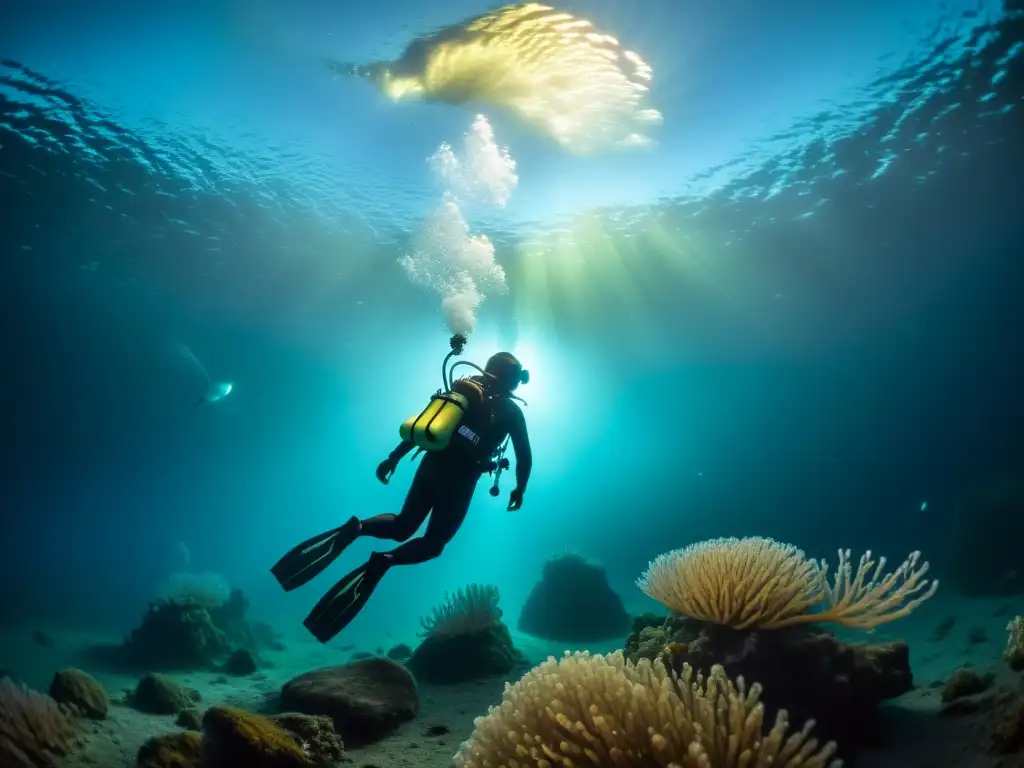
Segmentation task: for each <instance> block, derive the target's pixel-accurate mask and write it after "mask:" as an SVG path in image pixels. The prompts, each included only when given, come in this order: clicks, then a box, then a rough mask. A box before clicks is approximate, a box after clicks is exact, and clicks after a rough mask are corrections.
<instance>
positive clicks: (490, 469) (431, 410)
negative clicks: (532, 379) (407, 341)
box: [398, 334, 526, 496]
mask: <svg viewBox="0 0 1024 768" xmlns="http://www.w3.org/2000/svg"><path fill="white" fill-rule="evenodd" d="M448 345H449V346H450V347H451V352H449V353H448V354H447V355H445V358H444V361H443V362H442V363H441V381H442V383H443V384H444V389H443V390H440V389H439V390H437V392H435V393H434V395H433V396H432V397H431V398H430V402H429V403H427V407H426V408H424V409H423V410H422V411H420V412H419V413H418V414H416V415H414V416H410V417H409V418H408V419H406V420H405V421H403V422H402V425H401V426H400V427H399V429H398V433H399V435H401V437H402V439H403V440H405V441H406V442H409V443H412V444H413V445H415V446H416V447H417V448H418V449H419V450H417V452H416V454H415V455H414V456H413V458H415V457H416V455H418V454H419V453H420V452H421V451H443V450H444V449H445V448H447V447H448V444H449V442H450V441H451V438H452V435H454V434H455V432H456V430H457V429H458V428H459V424H460V423H461V422H462V418H463V416H465V414H466V411H467V410H468V409H469V408H470V402H469V399H468V398H467V397H466V396H465V395H463V394H460V393H459V392H452V389H451V385H452V382H453V381H454V379H453V378H452V372H453V371H454V370H455V369H456V368H457V367H458V366H460V365H467V366H469V367H470V368H474V369H476V370H477V371H479V372H480V373H481V374H484V375H486V371H484V369H483V368H481V367H480V366H479V365H477V364H476V363H471V362H469V361H468V360H459V361H457V362H455V363H453V364H452V365H451V367H449V366H448V361H449V360H451V359H452V357H454V356H455V355H461V354H462V350H463V348H464V347H465V346H466V337H465V336H463V335H462V334H455V335H454V336H452V337H451V339H449V341H448ZM524 373H525V372H524ZM466 381H468V380H466ZM470 383H473V382H470ZM475 388H479V387H478V386H476V385H475ZM510 396H511V397H513V398H514V399H516V400H518V401H519V402H521V403H523V404H524V405H525V404H526V401H525V400H523V399H522V398H521V397H516V396H515V395H510ZM485 397H486V395H485V394H484V391H483V390H482V389H480V399H481V401H483V399H484V398H485ZM508 443H509V441H508V438H507V437H506V438H505V440H504V442H503V443H502V445H500V446H498V447H497V448H496V449H495V451H494V453H493V454H491V458H490V459H489V460H488V461H485V462H484V463H483V465H482V467H481V468H482V469H483V471H484V472H486V473H487V474H490V475H492V476H493V477H494V482H493V484H492V485H491V487H490V489H489V493H490V494H491V496H497V495H498V494H499V493H500V492H501V491H500V488H499V485H498V484H499V483H500V482H501V473H502V472H503V471H504V470H506V469H508V468H509V460H508V459H507V458H505V452H506V451H507V450H508Z"/></svg>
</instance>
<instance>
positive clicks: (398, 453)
mask: <svg viewBox="0 0 1024 768" xmlns="http://www.w3.org/2000/svg"><path fill="white" fill-rule="evenodd" d="M412 449H413V443H410V442H407V441H405V440H403V441H402V442H400V443H399V444H398V445H396V446H395V450H393V451H392V452H391V453H389V454H388V461H391V462H393V463H395V464H397V463H398V462H399V461H401V460H402V458H403V457H404V456H405V455H406V454H407V453H409V451H411V450H412ZM516 455H517V456H518V455H519V454H516Z"/></svg>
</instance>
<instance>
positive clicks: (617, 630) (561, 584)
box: [519, 554, 629, 643]
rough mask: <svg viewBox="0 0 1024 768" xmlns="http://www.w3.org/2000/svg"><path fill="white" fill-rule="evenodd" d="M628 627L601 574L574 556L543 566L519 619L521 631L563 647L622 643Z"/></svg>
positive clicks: (616, 597) (621, 607)
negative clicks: (616, 640) (603, 642)
mask: <svg viewBox="0 0 1024 768" xmlns="http://www.w3.org/2000/svg"><path fill="white" fill-rule="evenodd" d="M628 627H629V615H628V614H627V613H626V608H625V606H624V605H623V604H622V598H620V597H619V595H618V594H617V593H616V592H615V591H614V590H613V589H612V588H611V586H610V585H609V584H608V576H607V575H606V574H605V571H604V568H603V567H601V566H600V565H597V564H596V563H592V562H590V561H588V560H587V559H586V558H583V557H581V556H579V555H573V554H566V555H559V556H557V557H553V558H551V559H550V560H548V562H547V563H545V564H544V571H543V574H542V576H541V580H540V581H539V582H537V584H536V585H535V586H534V588H533V590H532V591H531V592H530V596H529V597H528V598H527V599H526V603H525V604H524V605H523V610H522V613H520V615H519V629H520V630H521V631H523V632H526V633H527V634H530V635H534V636H535V637H542V638H544V639H546V640H555V641H558V642H564V643H586V642H595V641H599V640H607V639H610V638H617V637H622V635H623V634H624V633H625V632H626V630H627V628H628Z"/></svg>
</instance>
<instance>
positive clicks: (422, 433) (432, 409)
mask: <svg viewBox="0 0 1024 768" xmlns="http://www.w3.org/2000/svg"><path fill="white" fill-rule="evenodd" d="M448 345H449V346H450V347H451V352H449V353H448V354H447V355H445V358H444V362H442V363H441V382H442V383H443V384H444V389H443V390H440V389H439V390H437V392H435V393H434V395H433V396H432V397H431V398H430V402H429V403H427V407H426V408H424V409H423V410H422V411H420V412H419V413H418V414H416V415H415V416H410V417H409V418H408V419H406V420H405V421H403V422H402V426H401V427H399V429H398V434H399V435H401V437H402V439H403V440H405V441H406V442H409V443H412V444H413V445H415V446H416V447H417V448H419V449H420V450H423V451H443V450H444V449H445V448H447V447H448V443H449V442H450V441H451V438H452V435H453V434H455V430H456V429H458V427H459V423H460V422H461V421H462V417H463V416H464V415H465V414H466V410H467V409H468V408H469V399H468V398H467V397H466V396H465V395H462V394H459V393H458V392H452V390H451V382H452V378H451V372H452V371H453V370H455V368H456V366H459V365H468V366H471V367H473V368H476V369H477V370H478V371H480V372H481V373H483V370H482V369H481V368H480V366H478V365H476V364H475V363H470V362H467V361H465V360H461V361H459V362H457V363H455V364H453V365H452V366H451V368H449V367H448V361H449V360H451V359H452V357H454V356H455V355H461V354H462V350H463V348H464V347H465V346H466V337H465V336H463V335H462V334H461V333H457V334H455V335H454V336H452V337H451V339H450V340H449V341H448Z"/></svg>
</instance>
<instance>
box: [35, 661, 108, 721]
mask: <svg viewBox="0 0 1024 768" xmlns="http://www.w3.org/2000/svg"><path fill="white" fill-rule="evenodd" d="M50 698H52V699H53V700H54V701H56V702H57V703H58V704H67V705H70V706H73V707H74V708H75V709H77V710H78V711H79V712H81V713H82V714H83V715H85V716H86V717H90V718H92V719H93V720H103V719H105V718H106V716H107V709H108V708H109V706H110V700H109V699H108V698H107V692H106V690H105V689H104V688H103V686H102V685H101V684H100V682H99V681H98V680H97V679H96V678H95V677H93V676H92V675H90V674H89V673H87V672H83V671H82V670H80V669H74V668H72V667H68V668H67V669H62V670H60V671H58V672H57V673H56V674H55V675H54V676H53V681H52V682H51V683H50Z"/></svg>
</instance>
